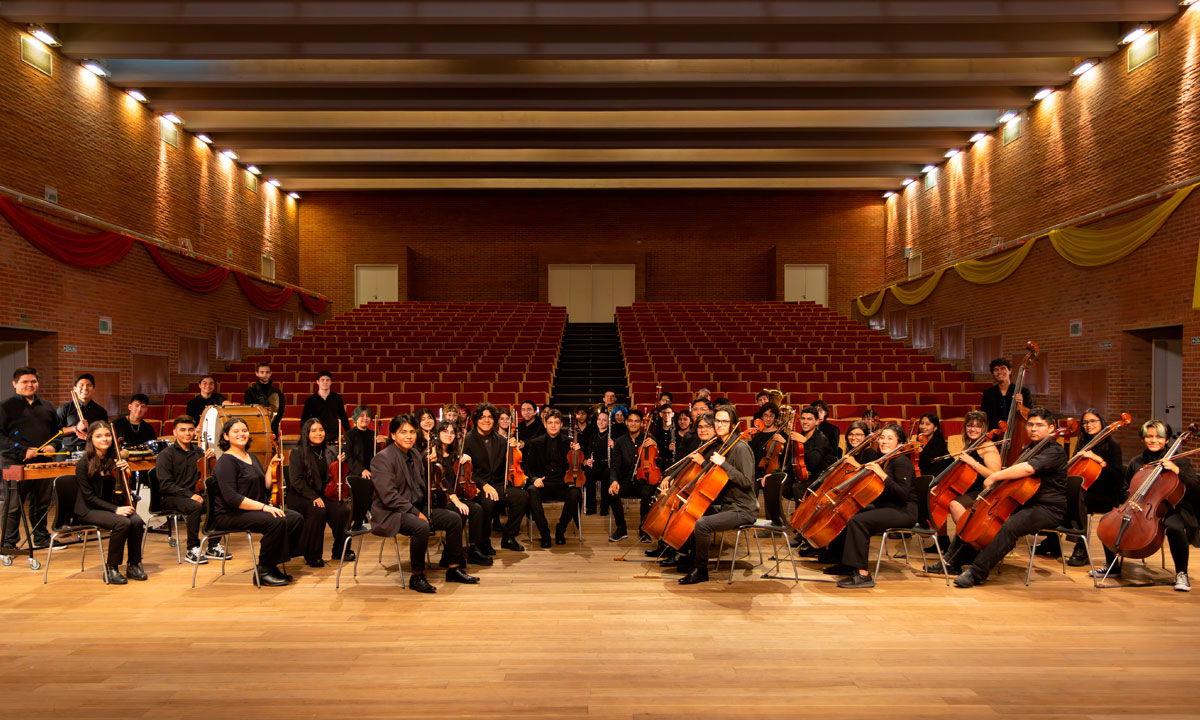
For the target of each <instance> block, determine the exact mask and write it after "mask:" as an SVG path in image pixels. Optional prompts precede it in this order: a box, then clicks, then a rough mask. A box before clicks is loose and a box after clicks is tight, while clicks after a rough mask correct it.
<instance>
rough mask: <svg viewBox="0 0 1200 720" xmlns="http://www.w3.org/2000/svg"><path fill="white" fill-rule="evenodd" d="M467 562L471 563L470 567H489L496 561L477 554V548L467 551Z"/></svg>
mask: <svg viewBox="0 0 1200 720" xmlns="http://www.w3.org/2000/svg"><path fill="white" fill-rule="evenodd" d="M467 562H469V563H471V564H472V565H482V566H484V567H490V566H491V565H493V564H495V562H496V561H495V560H493V559H491V558H490V557H488V556H487V555H484V554H483V553H481V552H479V548H475V547H473V548H471V549H470V550H468V551H467Z"/></svg>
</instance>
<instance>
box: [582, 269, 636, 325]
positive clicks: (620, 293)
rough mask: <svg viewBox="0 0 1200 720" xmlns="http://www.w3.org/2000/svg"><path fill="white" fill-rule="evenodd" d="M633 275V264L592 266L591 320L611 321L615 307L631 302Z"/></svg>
mask: <svg viewBox="0 0 1200 720" xmlns="http://www.w3.org/2000/svg"><path fill="white" fill-rule="evenodd" d="M635 277H636V268H635V267H634V266H633V265H593V266H592V320H591V322H612V321H613V320H614V319H615V318H616V315H617V308H619V307H624V306H626V305H632V304H633V297H634V283H635V282H636V279H635Z"/></svg>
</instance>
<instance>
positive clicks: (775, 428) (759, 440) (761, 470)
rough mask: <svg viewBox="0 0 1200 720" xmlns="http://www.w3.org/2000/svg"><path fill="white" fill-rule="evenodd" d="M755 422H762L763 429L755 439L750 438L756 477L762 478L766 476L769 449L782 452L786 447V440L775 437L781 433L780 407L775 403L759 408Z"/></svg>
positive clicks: (767, 403) (768, 403)
mask: <svg viewBox="0 0 1200 720" xmlns="http://www.w3.org/2000/svg"><path fill="white" fill-rule="evenodd" d="M754 419H755V420H762V424H763V429H762V432H760V433H758V434H757V435H755V436H754V437H752V438H750V440H749V443H750V450H751V451H752V452H753V453H754V464H755V466H756V468H757V470H755V475H757V476H758V477H762V476H763V475H765V474H766V465H765V464H764V463H763V459H764V458H766V456H767V447H768V446H771V447H772V448H773V449H775V450H778V451H780V454H782V452H781V451H782V448H784V447H786V445H787V443H786V440H784V439H782V438H777V437H775V434H776V433H778V432H779V425H778V422H779V406H778V405H776V404H775V403H773V402H770V401H768V402H765V403H763V404H762V405H759V406H758V410H756V411H755V412H754Z"/></svg>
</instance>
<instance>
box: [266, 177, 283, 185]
mask: <svg viewBox="0 0 1200 720" xmlns="http://www.w3.org/2000/svg"><path fill="white" fill-rule="evenodd" d="M267 183H268V184H270V185H274V186H275V187H279V186H280V185H281V184H282V183H280V182H279V181H278V180H276V179H275V178H271V179H270V180H268V181H267Z"/></svg>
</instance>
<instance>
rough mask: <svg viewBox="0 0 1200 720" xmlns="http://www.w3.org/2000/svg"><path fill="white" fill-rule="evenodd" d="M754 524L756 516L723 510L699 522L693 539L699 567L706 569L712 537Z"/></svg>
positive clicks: (744, 512) (737, 510)
mask: <svg viewBox="0 0 1200 720" xmlns="http://www.w3.org/2000/svg"><path fill="white" fill-rule="evenodd" d="M710 509H711V508H710ZM752 522H754V516H753V515H751V514H750V513H748V512H746V511H745V510H741V509H734V510H722V511H720V512H715V513H713V514H712V515H705V516H704V517H702V518H700V519H699V520H697V521H696V529H695V530H694V531H693V532H692V538H693V540H694V548H695V553H696V562H697V563H698V567H704V565H703V563H704V562H705V561H707V560H708V549H709V548H710V547H712V537H713V535H714V534H715V533H717V532H720V531H722V530H732V529H734V528H735V527H738V526H739V525H746V524H749V523H752Z"/></svg>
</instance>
